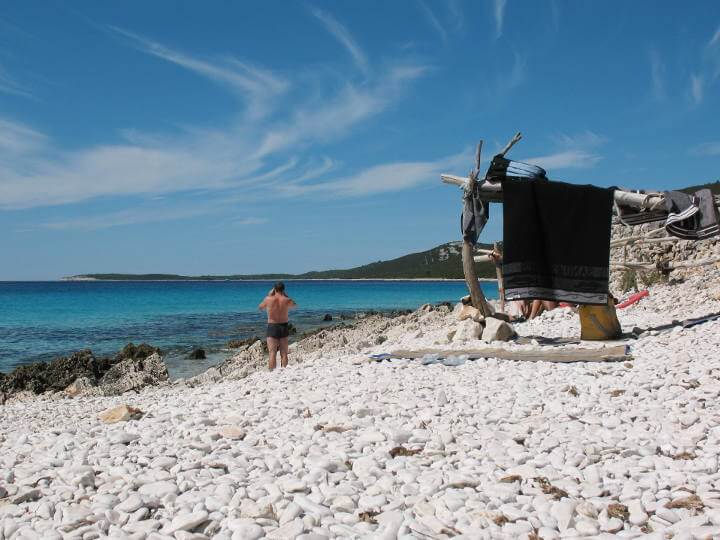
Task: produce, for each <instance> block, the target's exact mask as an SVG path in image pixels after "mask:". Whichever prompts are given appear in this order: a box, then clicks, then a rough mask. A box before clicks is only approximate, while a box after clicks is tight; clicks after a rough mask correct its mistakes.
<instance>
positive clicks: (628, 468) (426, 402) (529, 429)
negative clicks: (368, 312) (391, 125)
mask: <svg viewBox="0 0 720 540" xmlns="http://www.w3.org/2000/svg"><path fill="white" fill-rule="evenodd" d="M718 311H720V271H719V270H717V269H707V268H706V269H705V270H704V271H702V272H697V273H690V274H689V275H688V276H687V277H686V279H685V280H684V282H680V283H675V284H670V285H668V284H660V285H655V286H652V287H650V295H649V297H647V298H644V299H642V300H641V301H640V302H639V303H638V304H635V305H634V306H631V307H629V308H626V309H623V310H618V316H619V319H620V322H621V324H622V327H623V330H624V331H626V332H629V331H631V330H632V329H633V328H635V327H640V328H650V327H654V326H659V325H663V324H668V323H671V322H672V321H674V320H675V321H680V320H684V319H688V318H691V317H698V316H702V315H707V314H709V313H713V312H718ZM457 326H458V321H457V316H456V314H454V313H453V312H452V311H451V310H450V309H425V310H418V311H415V312H413V313H412V314H410V315H405V316H401V317H396V318H394V319H389V318H383V317H370V318H369V319H367V320H364V321H360V322H359V323H357V325H356V326H355V327H353V328H338V329H331V330H326V331H324V332H323V333H321V334H318V335H316V336H314V337H312V338H308V340H306V342H301V343H299V344H296V345H293V346H292V347H291V351H290V355H291V365H290V367H289V368H287V369H283V370H278V371H275V372H267V371H259V372H256V373H252V374H250V375H249V376H247V377H245V378H241V379H238V380H225V381H222V382H217V383H212V384H203V385H197V386H192V385H190V384H188V383H186V382H184V381H177V382H175V383H173V384H169V385H165V386H160V387H153V388H147V389H144V390H142V391H141V392H139V393H133V394H125V395H122V396H119V397H76V398H68V397H62V398H61V397H60V396H57V395H55V396H41V397H38V398H36V399H31V400H18V401H14V402H9V403H8V404H6V405H5V406H2V407H0V540H9V539H32V538H37V539H41V538H42V539H70V538H73V539H74V538H77V539H83V540H91V539H95V538H106V537H109V538H131V539H137V540H143V539H148V540H161V539H177V540H201V539H205V538H217V539H226V540H230V539H232V540H241V539H256V538H274V539H292V538H302V539H305V540H314V539H317V540H320V539H323V538H377V539H395V538H402V539H414V538H417V539H425V538H450V537H456V538H473V539H475V538H477V539H494V538H498V539H502V538H508V539H516V538H521V539H527V540H538V539H540V538H542V539H544V540H554V539H557V538H564V539H570V538H599V539H600V538H602V539H605V538H608V539H609V538H636V537H644V538H649V539H656V540H660V539H668V538H673V539H674V540H681V539H706V538H720V472H719V470H718V453H719V451H720V403H719V401H718V398H719V396H720V381H719V380H718V375H720V320H716V321H710V322H705V323H703V324H698V325H696V326H693V327H691V328H684V327H683V326H682V325H679V324H676V325H675V326H673V327H672V328H669V329H667V330H664V331H650V332H645V333H643V334H642V335H641V336H640V337H639V338H638V339H630V340H629V341H627V343H628V344H629V345H630V347H631V355H632V357H633V359H632V361H630V362H594V363H589V362H578V363H571V364H557V363H548V362H516V361H508V360H498V359H480V360H476V361H468V362H466V363H464V364H463V365H460V366H455V367H450V366H445V365H442V364H435V365H422V364H421V362H420V361H417V360H399V359H396V360H390V361H384V362H371V361H369V359H368V357H369V355H371V354H376V353H382V352H389V351H392V350H396V349H422V348H427V347H441V348H445V349H448V350H462V349H465V348H478V347H482V346H487V344H483V342H481V341H479V340H471V341H468V342H460V341H457V340H455V341H454V340H449V339H448V333H449V332H451V331H452V330H454V329H456V328H457ZM514 327H515V329H516V330H517V332H518V333H519V334H520V335H522V336H529V337H531V336H542V337H546V338H552V337H565V338H578V337H579V334H580V325H579V318H578V315H577V314H575V313H573V312H572V311H571V310H570V309H569V308H561V309H558V310H554V311H551V312H548V313H545V314H543V315H542V316H541V317H539V318H538V319H535V320H533V321H529V322H526V323H519V324H515V325H514ZM379 336H384V338H386V339H385V340H384V341H383V340H382V339H378V337H379ZM376 343H377V344H376ZM603 345H604V344H603V343H602V342H583V343H582V346H583V347H600V346H603ZM492 346H503V347H507V348H509V349H513V348H517V349H538V348H539V349H540V350H543V349H542V347H541V346H540V345H534V344H532V343H526V344H524V345H519V344H513V343H494V344H492ZM578 346H580V345H577V344H576V345H569V346H568V347H578ZM123 404H126V405H129V406H132V407H136V408H138V409H140V411H142V412H143V413H144V414H143V415H142V416H140V417H139V418H138V417H135V418H132V419H129V420H127V421H124V422H117V423H113V424H106V423H104V422H102V421H101V420H100V419H99V418H98V415H99V414H100V413H101V412H102V411H104V410H106V409H108V408H111V407H114V406H117V405H123Z"/></svg>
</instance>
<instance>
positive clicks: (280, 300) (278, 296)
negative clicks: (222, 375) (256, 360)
mask: <svg viewBox="0 0 720 540" xmlns="http://www.w3.org/2000/svg"><path fill="white" fill-rule="evenodd" d="M258 307H259V308H260V310H263V309H264V310H267V316H268V325H267V346H268V351H269V352H270V361H269V364H268V368H269V369H270V371H272V370H274V369H275V360H276V358H277V352H278V349H280V365H281V366H282V367H287V365H288V336H289V335H290V328H289V325H288V324H289V323H288V310H290V309H292V308H295V307H297V304H296V303H295V302H294V301H293V300H292V299H291V298H289V297H288V295H287V294H285V284H284V283H283V282H282V281H278V282H277V283H276V284H275V286H274V287H273V288H272V289H271V290H270V292H269V293H268V295H267V296H266V297H265V300H263V301H262V304H260V306H258Z"/></svg>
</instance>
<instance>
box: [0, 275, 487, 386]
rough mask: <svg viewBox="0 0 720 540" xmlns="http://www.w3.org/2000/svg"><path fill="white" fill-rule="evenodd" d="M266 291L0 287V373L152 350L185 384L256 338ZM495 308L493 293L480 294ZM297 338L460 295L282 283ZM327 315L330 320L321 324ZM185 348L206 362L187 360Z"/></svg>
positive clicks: (424, 287)
mask: <svg viewBox="0 0 720 540" xmlns="http://www.w3.org/2000/svg"><path fill="white" fill-rule="evenodd" d="M271 286H272V283H270V282H248V281H245V282H242V281H240V282H238V281H200V282H198V281H191V282H101V281H95V282H93V281H89V282H0V306H2V308H1V309H0V372H8V371H10V370H11V369H12V368H13V367H15V366H17V365H20V364H23V363H29V362H34V361H38V360H48V359H52V358H54V357H56V356H60V355H67V354H69V353H71V352H74V351H77V350H81V349H92V350H93V352H95V354H96V355H110V354H114V353H115V352H117V351H118V350H119V349H121V348H122V347H123V346H124V345H125V344H126V343H128V342H130V341H132V342H134V343H136V344H138V343H141V342H146V343H150V344H152V345H155V346H159V347H161V348H162V349H163V350H164V351H165V352H166V354H167V356H166V362H167V363H168V366H169V368H170V371H171V374H172V375H173V376H187V375H190V374H193V373H197V372H200V371H202V369H205V368H206V367H207V366H208V365H210V364H213V363H216V362H218V361H221V360H222V359H223V358H225V357H226V356H227V354H228V352H229V351H228V350H227V349H226V348H225V344H226V343H227V342H228V340H231V339H243V338H247V337H250V336H253V335H263V334H264V325H265V319H264V314H262V313H260V312H259V311H258V309H257V305H258V304H259V303H260V302H261V301H262V299H263V297H264V296H265V294H266V293H267V291H268V290H269V289H270V287H271ZM483 289H484V290H485V293H486V295H487V296H488V297H489V298H497V287H496V286H495V285H494V284H488V283H484V284H483ZM287 291H288V294H289V295H290V296H291V297H292V298H293V299H295V300H296V302H297V303H298V305H299V308H298V309H297V310H296V311H294V312H291V321H292V322H293V323H294V324H295V326H297V328H298V329H299V331H304V330H308V329H311V328H315V327H318V326H322V325H323V324H336V322H337V317H338V316H339V315H341V314H346V315H352V314H355V313H358V312H363V311H368V310H378V311H385V310H393V309H415V308H417V307H418V306H420V305H422V304H425V303H428V302H442V301H446V300H449V301H453V302H456V301H457V300H458V298H460V297H461V296H463V295H464V294H467V289H466V288H465V284H464V283H463V282H457V281H291V282H288V283H287ZM326 313H329V314H331V315H333V317H335V318H336V320H335V321H334V322H332V323H323V322H322V318H323V316H324V315H325V314H326ZM195 347H202V348H204V349H205V350H206V351H207V352H208V356H209V357H208V359H207V360H206V361H198V360H189V359H188V358H187V355H188V353H189V352H190V351H191V350H192V349H193V348H195Z"/></svg>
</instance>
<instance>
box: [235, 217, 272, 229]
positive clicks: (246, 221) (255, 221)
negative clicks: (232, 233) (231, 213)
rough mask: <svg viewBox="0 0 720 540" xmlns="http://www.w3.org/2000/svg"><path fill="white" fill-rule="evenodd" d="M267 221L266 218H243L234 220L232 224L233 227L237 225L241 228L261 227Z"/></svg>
mask: <svg viewBox="0 0 720 540" xmlns="http://www.w3.org/2000/svg"><path fill="white" fill-rule="evenodd" d="M267 222H268V220H267V219H266V218H259V217H245V218H240V219H236V220H234V221H233V222H232V224H233V225H239V226H241V227H247V226H249V225H263V224H264V223H267Z"/></svg>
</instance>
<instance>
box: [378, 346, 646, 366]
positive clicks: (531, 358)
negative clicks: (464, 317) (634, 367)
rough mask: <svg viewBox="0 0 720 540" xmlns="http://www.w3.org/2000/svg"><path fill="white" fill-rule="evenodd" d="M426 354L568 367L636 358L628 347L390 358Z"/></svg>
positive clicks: (399, 354) (474, 351)
mask: <svg viewBox="0 0 720 540" xmlns="http://www.w3.org/2000/svg"><path fill="white" fill-rule="evenodd" d="M426 354H438V355H441V356H445V357H447V356H450V355H453V356H460V355H467V356H469V357H470V359H471V360H477V359H479V358H499V359H501V360H514V361H518V362H556V363H562V364H568V363H572V362H627V361H630V360H632V359H633V357H632V355H629V354H625V345H618V346H615V347H603V348H598V349H561V348H557V347H553V348H551V349H550V348H548V349H546V350H542V349H536V350H530V351H528V350H522V351H515V350H511V349H498V348H487V349H464V350H456V351H452V350H447V349H421V350H418V351H404V350H400V351H394V352H392V353H390V356H392V357H394V358H409V359H413V360H414V359H418V358H422V357H423V356H425V355H426Z"/></svg>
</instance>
